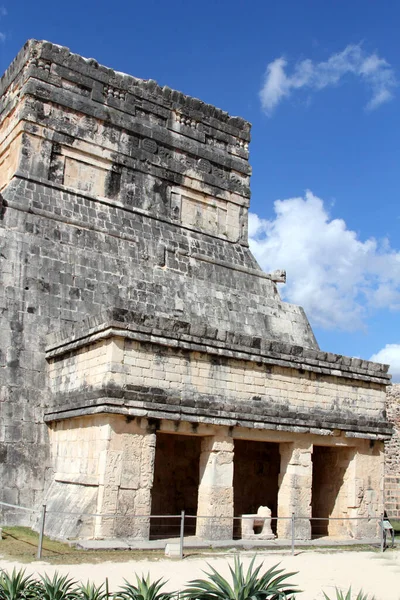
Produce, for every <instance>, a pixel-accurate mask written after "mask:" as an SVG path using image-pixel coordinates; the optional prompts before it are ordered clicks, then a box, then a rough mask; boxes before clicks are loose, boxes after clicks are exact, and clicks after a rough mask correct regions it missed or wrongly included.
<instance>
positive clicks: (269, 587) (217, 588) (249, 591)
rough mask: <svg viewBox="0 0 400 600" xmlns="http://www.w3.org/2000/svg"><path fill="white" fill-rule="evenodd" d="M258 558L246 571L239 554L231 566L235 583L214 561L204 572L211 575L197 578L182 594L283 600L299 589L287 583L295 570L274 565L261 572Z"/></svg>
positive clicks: (194, 599)
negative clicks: (227, 578) (219, 571)
mask: <svg viewBox="0 0 400 600" xmlns="http://www.w3.org/2000/svg"><path fill="white" fill-rule="evenodd" d="M255 558H256V557H254V558H253V560H252V561H251V563H250V565H249V568H248V570H247V573H245V572H244V570H243V564H242V563H241V562H240V560H239V558H238V557H235V563H234V566H233V569H232V567H229V570H230V572H231V576H232V585H230V583H229V582H228V581H227V580H226V579H224V577H222V575H220V574H219V573H218V572H217V571H216V570H215V569H214V568H213V567H212V566H211V565H208V566H209V568H210V569H211V573H207V572H205V574H206V575H207V576H208V579H194V580H193V581H190V582H189V587H187V588H186V589H185V590H183V592H182V593H181V594H180V596H181V598H182V597H183V598H184V599H185V600H284V599H289V598H294V596H295V594H297V593H298V592H299V590H298V589H297V586H296V585H292V584H290V585H289V584H288V583H287V581H286V580H287V579H288V578H289V577H291V576H292V575H295V573H285V572H284V570H283V569H278V565H275V566H273V567H271V568H270V569H268V571H265V573H263V574H262V575H260V570H261V567H262V563H261V564H260V565H258V567H256V568H255V569H254V570H253V567H254V561H255Z"/></svg>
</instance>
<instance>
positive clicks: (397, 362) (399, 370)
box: [370, 344, 400, 382]
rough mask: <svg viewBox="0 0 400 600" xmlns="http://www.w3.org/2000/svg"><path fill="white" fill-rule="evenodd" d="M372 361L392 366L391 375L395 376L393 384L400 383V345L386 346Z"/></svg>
mask: <svg viewBox="0 0 400 600" xmlns="http://www.w3.org/2000/svg"><path fill="white" fill-rule="evenodd" d="M370 360H373V361H375V362H380V363H384V364H387V365H390V369H389V373H391V374H392V376H393V382H399V381H400V344H386V346H385V347H384V348H382V349H381V350H379V352H377V353H376V354H373V355H372V356H371V358H370Z"/></svg>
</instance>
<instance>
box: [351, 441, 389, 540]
mask: <svg viewBox="0 0 400 600" xmlns="http://www.w3.org/2000/svg"><path fill="white" fill-rule="evenodd" d="M383 491H384V448H383V442H379V441H376V442H375V441H374V442H372V443H370V441H369V440H363V443H362V445H361V444H359V445H358V446H357V448H355V449H354V457H353V459H352V461H351V463H350V466H349V469H348V476H347V507H348V516H349V517H353V518H355V517H358V518H359V517H363V518H362V519H360V520H358V519H357V520H354V521H352V520H349V521H348V523H347V531H348V535H349V536H350V537H352V538H356V539H362V538H376V537H379V535H380V530H379V519H380V517H381V515H382V514H383V510H384V503H383Z"/></svg>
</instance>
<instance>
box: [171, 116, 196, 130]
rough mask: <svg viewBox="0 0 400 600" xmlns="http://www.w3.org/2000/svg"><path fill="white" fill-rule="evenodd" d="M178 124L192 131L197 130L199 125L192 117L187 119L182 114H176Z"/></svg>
mask: <svg viewBox="0 0 400 600" xmlns="http://www.w3.org/2000/svg"><path fill="white" fill-rule="evenodd" d="M175 119H176V122H177V123H179V124H180V125H184V126H185V127H191V128H192V129H197V126H198V123H197V121H195V120H194V119H192V118H191V117H187V116H185V115H182V114H181V113H176V115H175Z"/></svg>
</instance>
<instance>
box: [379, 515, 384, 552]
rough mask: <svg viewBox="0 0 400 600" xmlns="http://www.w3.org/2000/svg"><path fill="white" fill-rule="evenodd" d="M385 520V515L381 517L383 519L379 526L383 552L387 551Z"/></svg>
mask: <svg viewBox="0 0 400 600" xmlns="http://www.w3.org/2000/svg"><path fill="white" fill-rule="evenodd" d="M383 519H384V515H381V519H380V522H379V526H380V529H381V531H380V534H381V552H384V551H385V530H384V528H383Z"/></svg>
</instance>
